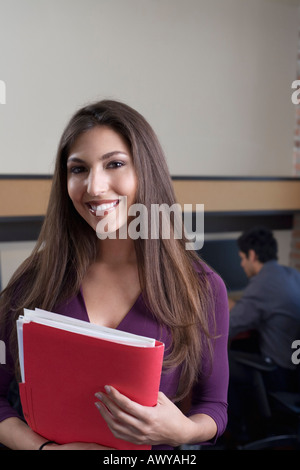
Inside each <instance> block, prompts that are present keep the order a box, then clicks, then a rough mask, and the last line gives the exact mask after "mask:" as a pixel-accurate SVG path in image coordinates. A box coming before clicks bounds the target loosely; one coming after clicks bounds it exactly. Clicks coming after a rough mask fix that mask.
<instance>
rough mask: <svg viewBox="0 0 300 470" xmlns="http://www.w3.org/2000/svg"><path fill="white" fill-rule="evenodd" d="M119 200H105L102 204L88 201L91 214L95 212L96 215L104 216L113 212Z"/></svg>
mask: <svg viewBox="0 0 300 470" xmlns="http://www.w3.org/2000/svg"><path fill="white" fill-rule="evenodd" d="M119 202H120V201H119V199H117V200H116V201H112V202H105V203H102V204H96V203H94V204H93V203H89V202H88V203H86V205H87V207H88V209H89V211H90V213H91V214H93V215H94V216H96V217H99V216H103V215H106V214H108V213H109V212H111V211H112V210H113V209H115V207H117V206H118V204H119Z"/></svg>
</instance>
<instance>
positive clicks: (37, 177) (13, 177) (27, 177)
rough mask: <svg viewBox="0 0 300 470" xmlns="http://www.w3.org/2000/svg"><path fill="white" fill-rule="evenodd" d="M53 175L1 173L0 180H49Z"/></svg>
mask: <svg viewBox="0 0 300 470" xmlns="http://www.w3.org/2000/svg"><path fill="white" fill-rule="evenodd" d="M52 178H53V175H11V174H9V175H3V174H2V175H1V174H0V180H51V179H52Z"/></svg>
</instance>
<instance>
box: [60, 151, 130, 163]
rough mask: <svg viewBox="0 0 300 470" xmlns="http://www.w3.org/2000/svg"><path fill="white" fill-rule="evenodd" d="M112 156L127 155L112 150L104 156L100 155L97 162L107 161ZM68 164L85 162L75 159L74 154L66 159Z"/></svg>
mask: <svg viewBox="0 0 300 470" xmlns="http://www.w3.org/2000/svg"><path fill="white" fill-rule="evenodd" d="M114 155H124V156H126V157H127V156H128V155H127V153H126V152H123V151H122V150H113V151H112V152H108V153H105V154H104V155H101V157H99V160H101V161H103V160H107V159H108V158H110V157H113V156H114ZM68 162H76V163H85V161H84V160H82V159H81V158H79V157H77V156H76V154H75V155H71V156H70V157H69V158H68Z"/></svg>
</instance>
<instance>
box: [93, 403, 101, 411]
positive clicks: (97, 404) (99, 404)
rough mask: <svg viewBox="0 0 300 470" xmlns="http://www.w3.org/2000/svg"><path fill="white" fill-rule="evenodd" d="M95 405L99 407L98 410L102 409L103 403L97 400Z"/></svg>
mask: <svg viewBox="0 0 300 470" xmlns="http://www.w3.org/2000/svg"><path fill="white" fill-rule="evenodd" d="M94 405H95V406H96V407H97V408H98V410H101V403H99V402H98V401H95V403H94Z"/></svg>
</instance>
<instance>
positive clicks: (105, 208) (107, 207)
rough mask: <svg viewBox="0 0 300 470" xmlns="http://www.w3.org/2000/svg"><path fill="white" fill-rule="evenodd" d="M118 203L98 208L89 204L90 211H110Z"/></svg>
mask: <svg viewBox="0 0 300 470" xmlns="http://www.w3.org/2000/svg"><path fill="white" fill-rule="evenodd" d="M118 202H119V201H114V202H111V203H110V204H100V206H95V205H93V204H90V206H91V209H92V210H93V211H95V212H101V211H107V210H108V209H111V208H112V207H114V206H116V205H117V204H118Z"/></svg>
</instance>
